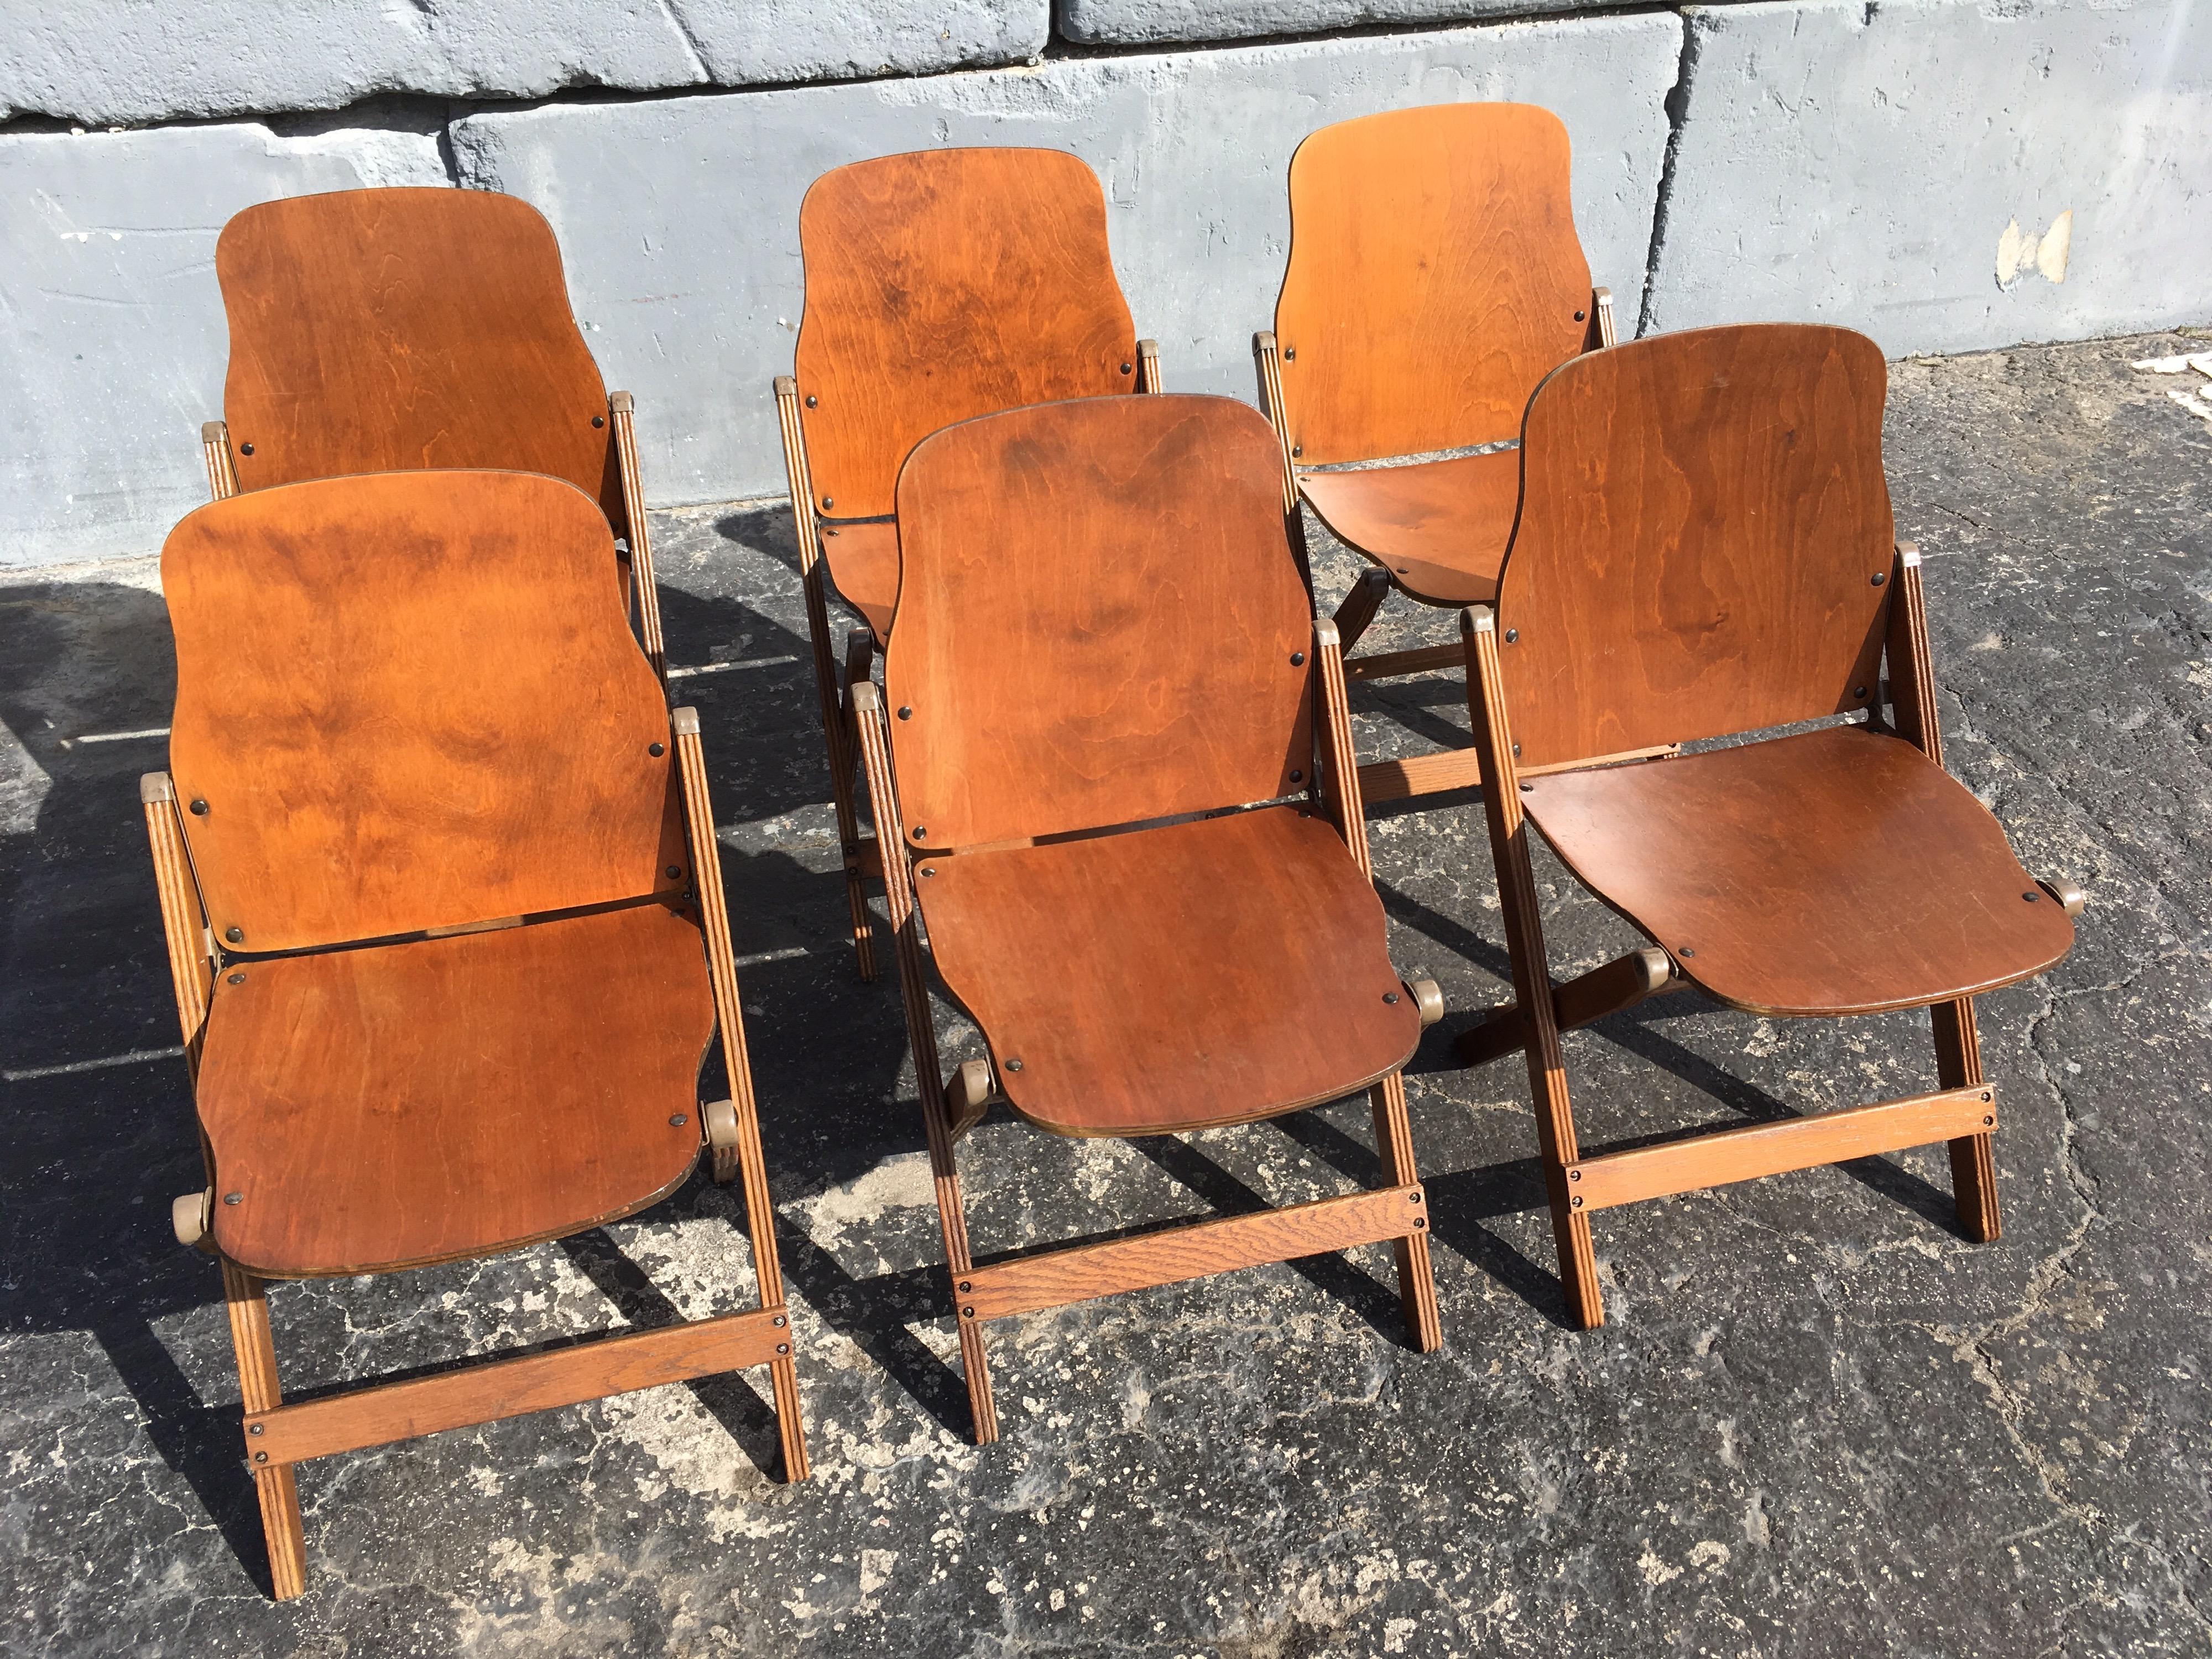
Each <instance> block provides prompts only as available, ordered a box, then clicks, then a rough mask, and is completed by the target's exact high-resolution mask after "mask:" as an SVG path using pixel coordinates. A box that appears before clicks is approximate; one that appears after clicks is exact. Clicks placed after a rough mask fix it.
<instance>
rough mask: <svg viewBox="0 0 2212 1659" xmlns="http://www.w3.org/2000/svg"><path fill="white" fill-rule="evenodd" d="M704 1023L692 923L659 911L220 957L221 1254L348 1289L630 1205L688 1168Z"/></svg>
mask: <svg viewBox="0 0 2212 1659" xmlns="http://www.w3.org/2000/svg"><path fill="white" fill-rule="evenodd" d="M713 1028H714V1000H713V997H712V994H711V993H710V992H709V990H708V982H707V975H706V973H705V971H704V963H703V961H702V952H701V945H700V936H699V927H698V924H697V923H696V921H693V920H692V919H691V918H690V916H688V915H680V914H678V913H676V912H673V911H671V910H669V909H668V908H665V907H664V906H662V905H659V904H646V905H641V906H636V907H633V908H626V909H619V910H611V911H604V912H600V913H598V914H596V915H583V916H574V917H570V918H568V919H566V920H562V921H545V922H539V923H536V924H534V925H532V926H530V927H510V928H503V929H500V930H497V931H495V932H490V933H465V934H459V935H456V936H454V937H453V938H448V939H422V940H417V941H415V942H413V943H409V944H403V945H385V946H381V947H378V948H375V949H372V950H362V951H330V952H325V953H323V954H319V955H313V956H301V957H280V958H277V959H275V960H272V961H266V962H244V963H232V964H231V966H230V968H229V969H228V971H226V972H225V973H223V974H222V975H220V976H218V978H217V980H216V990H215V1001H214V1006H213V1007H212V1008H211V1009H210V1012H209V1015H208V1029H207V1041H206V1047H205V1049H204V1054H203V1055H202V1059H201V1062H200V1078H199V1112H200V1122H201V1125H202V1127H203V1128H204V1130H205V1132H206V1134H207V1138H208V1141H209V1145H210V1149H211V1152H212V1155H213V1163H214V1172H215V1184H216V1206H215V1237H216V1243H217V1245H219V1246H220V1247H221V1249H222V1253H223V1255H225V1256H227V1257H228V1258H229V1259H230V1260H232V1261H235V1262H237V1263H239V1264H240V1266H241V1267H246V1268H247V1269H249V1270H250V1271H252V1272H253V1273H258V1274H261V1275H263V1276H264V1277H273V1278H293V1277H303V1276H310V1275H319V1274H337V1273H369V1272H376V1271H381V1270H384V1269H386V1268H391V1267H401V1266H405V1265H410V1264H412V1263H416V1262H422V1261H443V1260H447V1259H450V1258H453V1257H457V1256H466V1255H483V1254H487V1253H489V1252H490V1251H494V1250H498V1249H507V1248H509V1247H511V1246H513V1245H516V1244H520V1243H526V1242H527V1241H530V1240H532V1239H538V1238H547V1237H556V1236H559V1235H562V1234H565V1233H571V1232H576V1231H581V1230H582V1229H584V1228H586V1227H591V1226H596V1225H599V1224H600V1223H602V1222H605V1221H610V1220H613V1219H615V1218H617V1217H619V1216H623V1215H627V1214H629V1212H631V1211H633V1210H637V1209H641V1208H642V1207H643V1206H646V1205H647V1204H649V1203H651V1202H652V1201H653V1200H654V1199H656V1198H658V1197H659V1195H660V1194H663V1193H664V1192H666V1191H667V1190H668V1189H669V1188H671V1187H673V1186H675V1185H676V1183H677V1182H680V1181H682V1180H683V1179H684V1176H686V1175H688V1174H689V1173H690V1170H691V1166H692V1164H693V1163H694V1162H695V1161H696V1158H697V1157H698V1154H699V1146H700V1131H699V1124H698V1120H697V1109H698V1108H697V1079H698V1073H699V1062H700V1060H701V1057H702V1055H703V1054H704V1053H705V1051H706V1046H707V1042H708V1037H709V1036H710V1035H711V1034H712V1031H713ZM675 1118H680V1119H681V1120H682V1121H680V1122H677V1121H671V1119H675ZM233 1193H236V1194H240V1199H239V1201H238V1202H237V1203H235V1204H233V1203H230V1202H228V1194H233Z"/></svg>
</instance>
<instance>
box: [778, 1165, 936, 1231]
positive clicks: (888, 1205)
mask: <svg viewBox="0 0 2212 1659" xmlns="http://www.w3.org/2000/svg"><path fill="white" fill-rule="evenodd" d="M936 1202H937V1188H936V1184H935V1182H933V1179H932V1178H931V1176H930V1172H929V1154H928V1153H927V1152H904V1153H901V1154H900V1155H899V1156H898V1157H896V1158H885V1159H884V1161H883V1162H882V1163H880V1164H877V1165H876V1167H875V1168H874V1169H872V1170H869V1171H868V1172H867V1173H866V1175H864V1176H860V1178H859V1179H858V1180H857V1181H854V1182H850V1183H849V1184H848V1185H846V1186H842V1187H832V1188H829V1190H828V1191H827V1192H825V1193H823V1194H819V1195H818V1196H817V1197H814V1198H810V1199H805V1200H801V1201H799V1203H796V1204H793V1206H791V1207H792V1208H793V1210H795V1211H798V1212H801V1213H803V1214H804V1215H805V1217H806V1218H807V1222H808V1225H807V1229H806V1231H807V1233H808V1235H809V1237H811V1238H812V1239H813V1240H814V1242H815V1243H817V1244H819V1245H821V1246H822V1247H823V1249H834V1248H835V1247H836V1245H837V1244H838V1243H841V1242H842V1240H843V1239H844V1237H845V1230H846V1229H847V1228H848V1227H855V1226H862V1225H866V1223H868V1222H871V1221H878V1220H881V1219H882V1218H883V1214H884V1211H886V1210H910V1209H915V1208H918V1207H920V1206H922V1205H925V1204H935V1203H936Z"/></svg>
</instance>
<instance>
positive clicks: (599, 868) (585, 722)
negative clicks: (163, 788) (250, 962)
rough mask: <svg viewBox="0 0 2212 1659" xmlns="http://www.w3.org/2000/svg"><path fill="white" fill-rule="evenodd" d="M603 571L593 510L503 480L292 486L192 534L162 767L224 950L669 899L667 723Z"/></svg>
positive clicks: (183, 565)
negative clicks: (171, 779)
mask: <svg viewBox="0 0 2212 1659" xmlns="http://www.w3.org/2000/svg"><path fill="white" fill-rule="evenodd" d="M612 557H613V552H612V543H611V536H610V534H609V532H608V528H607V524H606V520H605V519H604V518H603V517H602V516H601V515H600V513H599V509H598V508H597V507H594V506H593V505H592V502H591V501H590V500H589V498H587V497H586V496H584V495H581V494H580V493H579V492H578V491H577V490H575V489H574V488H572V487H571V486H569V485H568V484H566V483H561V482H560V481H558V480H557V479H552V478H545V477H532V476H530V475H527V474H524V473H517V472H460V471H447V472H407V473H382V474H372V475H369V476H367V477H349V478H331V479H325V480H322V481H320V482H317V483H302V484H289V485H283V486H280V487H278V488H276V489H258V490H252V491H248V492H247V493H246V494H244V495H236V496H233V497H231V498H230V499H228V500H227V501H217V502H215V503H212V504H210V505H209V506H207V507H202V508H200V509H199V510H198V511H197V512H196V513H193V514H192V515H191V517H189V518H187V519H186V520H185V521H184V522H183V523H182V524H180V525H179V526H177V528H176V529H175V530H174V531H173V532H171V534H170V536H169V539H168V543H167V547H166V548H165V550H164V551H163V554H162V561H161V578H162V587H163V591H164V592H165V593H166V595H167V599H168V603H169V617H170V622H171V625H172V627H173V629H174V631H175V635H176V642H177V704H176V713H175V717H174V720H173V726H172V730H171V736H170V756H171V761H172V770H173V774H174V775H175V777H176V780H177V790H178V793H179V797H180V798H181V799H184V800H185V801H187V802H204V804H205V806H206V809H207V810H206V811H204V812H201V811H191V812H188V813H187V815H186V816H185V819H184V823H185V826H186V829H185V833H186V836H187V837H188V839H189V842H190V844H191V853H192V858H193V860H194V864H195V866H196V867H197V872H198V876H199V879H200V884H201V891H202V895H203V897H204V900H205V902H206V904H207V906H208V910H209V915H210V921H211V922H212V924H213V926H214V927H215V931H216V937H217V938H218V939H223V940H225V941H227V942H228V945H229V946H230V947H231V948H232V949H233V950H234V951H273V950H282V949H291V948H295V947H298V946H303V945H326V944H332V943H337V942H341V941H345V940H353V939H372V938H377V937H382V936H388V935H392V934H396V933H409V932H413V931H416V930H420V929H425V928H430V927H452V926H457V925H461V924H465V923H468V922H472V921H483V920H487V919H489V918H493V917H499V916H511V915H526V914H530V913H533V912H538V911H544V910H553V909H560V908H568V907H572V906H578V905H584V904H591V903H598V902H605V901H611V900H616V899H623V898H630V897H635V896H639V895H641V894H645V893H649V892H653V891H665V890H681V889H682V887H683V885H684V880H683V872H684V869H685V868H687V867H688V866H689V864H690V854H688V853H687V852H686V851H685V849H684V829H683V824H682V822H681V811H680V805H679V802H678V792H677V790H676V787H675V784H674V781H673V765H674V763H673V760H672V759H671V757H669V755H668V754H667V752H666V751H667V745H668V735H669V734H668V719H667V713H666V709H665V705H664V704H663V702H662V701H661V693H660V689H659V682H658V681H657V680H656V679H655V678H654V676H653V670H652V669H651V667H650V666H649V665H647V662H646V660H645V659H644V657H643V656H642V655H641V654H640V653H639V651H638V648H637V644H636V641H635V639H634V638H633V637H632V636H631V634H630V631H629V623H628V620H627V618H626V617H625V616H624V615H623V605H622V601H621V598H620V595H619V594H618V592H617V590H616V589H615V587H614V586H613V585H612V584H611V583H609V582H608V581H607V580H605V572H606V569H607V568H608V564H609V562H610V561H611V559H612ZM656 748H657V749H659V750H660V751H661V752H660V753H659V754H655V753H654V752H653V750H655V749H656ZM671 868H673V869H674V870H675V871H676V872H677V874H676V875H674V876H671V875H669V874H668V873H666V872H668V871H669V870H670V869H671ZM234 929H235V930H236V931H235V933H234V932H233V930H234Z"/></svg>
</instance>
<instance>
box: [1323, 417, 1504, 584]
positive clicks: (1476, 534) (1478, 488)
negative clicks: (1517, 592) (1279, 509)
mask: <svg viewBox="0 0 2212 1659" xmlns="http://www.w3.org/2000/svg"><path fill="white" fill-rule="evenodd" d="M1298 487H1299V489H1301V490H1303V491H1304V495H1305V498H1306V500H1307V501H1308V502H1309V503H1310V505H1311V506H1312V507H1313V510H1314V511H1315V512H1316V513H1318V514H1320V515H1321V520H1322V523H1323V524H1325V525H1327V526H1328V527H1329V529H1330V530H1331V532H1334V534H1335V536H1336V538H1337V539H1338V540H1340V541H1341V542H1343V543H1344V544H1346V546H1348V547H1352V548H1356V549H1358V550H1359V551H1360V552H1362V553H1364V554H1366V555H1367V556H1369V557H1370V558H1372V559H1375V560H1376V561H1378V562H1380V563H1381V564H1382V566H1383V568H1384V569H1385V570H1387V571H1388V572H1389V576H1390V581H1391V584H1392V586H1395V587H1396V588H1398V589H1399V590H1400V591H1401V592H1404V593H1405V594H1407V596H1408V597H1410V598H1412V599H1418V600H1419V601H1420V602H1421V603H1422V604H1424V605H1487V604H1488V603H1490V601H1491V600H1492V599H1496V598H1497V597H1498V571H1499V569H1500V568H1502V567H1503V566H1504V563H1505V544H1506V543H1507V542H1508V541H1509V540H1510V538H1511V537H1512V534H1513V514H1514V510H1515V509H1516V507H1518V506H1519V505H1520V501H1521V457H1520V456H1519V454H1518V453H1516V452H1515V451H1513V450H1510V449H1500V450H1492V451H1491V452H1490V453H1487V454H1482V455H1457V456H1454V457H1452V458H1451V459H1449V460H1442V461H1417V462H1413V463H1411V464H1409V465H1404V466H1377V467H1366V468H1363V469H1361V470H1359V471H1352V472H1304V473H1301V474H1299V476H1298Z"/></svg>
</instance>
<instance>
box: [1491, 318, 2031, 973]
mask: <svg viewBox="0 0 2212 1659" xmlns="http://www.w3.org/2000/svg"><path fill="white" fill-rule="evenodd" d="M1622 349H1626V348H1622ZM1516 729H1517V728H1516ZM1521 799H1522V805H1524V806H1525V807H1526V808H1527V810H1528V816H1529V817H1531V818H1532V819H1534V821H1535V823H1536V826H1537V827H1538V828H1539V829H1541V830H1542V831H1543V832H1544V838H1545V839H1546V840H1547V841H1548V842H1551V843H1552V845H1553V848H1555V849H1557V851H1558V852H1559V856H1560V858H1561V859H1562V860H1565V863H1566V865H1567V866H1568V867H1569V868H1570V869H1571V870H1572V871H1573V872H1575V874H1576V875H1577V877H1579V878H1581V879H1582V880H1583V882H1585V883H1586V884H1589V888H1590V890H1592V891H1593V892H1595V893H1596V894H1597V895H1598V896H1600V897H1601V898H1603V899H1604V900H1605V901H1606V902H1607V903H1609V904H1611V905H1613V907H1614V908H1616V909H1618V910H1620V912H1621V913H1622V914H1623V915H1626V916H1627V917H1628V918H1629V919H1630V920H1631V921H1633V922H1635V923H1636V925H1637V926H1638V927H1641V928H1643V929H1644V931H1645V932H1646V933H1649V934H1650V936H1651V937H1652V939H1655V940H1656V941H1657V943H1658V944H1659V945H1661V946H1662V947H1663V948H1664V949H1665V950H1666V951H1668V953H1669V954H1670V955H1672V956H1673V957H1674V959H1675V962H1676V963H1677V964H1678V965H1679V966H1680V970H1681V972H1682V974H1683V975H1684V977H1686V978H1687V979H1691V980H1693V981H1696V982H1697V983H1698V984H1699V985H1701V986H1703V987H1705V989H1706V990H1707V991H1709V992H1711V994H1713V995H1714V996H1716V997H1717V998H1719V999H1720V1000H1722V1001H1723V1002H1728V1003H1731V1004H1733V1005H1735V1006H1737V1007H1739V1008H1746V1009H1749V1010H1751V1011H1753V1012H1758V1013H1766V1014H1847V1013H1864V1012H1873V1011H1875V1010H1877V1009H1884V1008H1911V1007H1919V1006H1923V1005H1925V1004H1928V1003H1932V1002H1940V1001H1947V1000H1950V999H1952V998H1954V997H1960V996H1972V995H1976V994H1979V993H1981V992H1984V991H1988V990H1993V989H1995V988H1996V987H1998V986H2001V985H2009V984H2012V983H2013V982H2015V981H2018V980H2023V979H2027V978H2030V977H2032V976H2033V975H2036V974H2039V973H2041V972H2042V971H2043V970H2044V969H2046V968H2048V967H2050V966H2051V964H2052V963H2055V962H2057V960H2058V959H2059V958H2060V957H2063V956H2064V955H2065V954H2066V952H2067V951H2068V950H2069V948H2070V947H2071V945H2072V944H2073V942H2074V927H2073V923H2072V922H2071V921H2069V920H2068V918H2067V915H2066V913H2065V911H2064V910H2063V909H2062V908H2060V907H2059V906H2058V905H2057V904H2055V903H2053V902H2051V900H2050V899H2049V898H2048V897H2046V896H2045V895H2044V894H2042V893H2041V892H2040V891H2039V890H2037V888H2036V885H2035V880H2034V878H2033V877H2032V876H2030V875H2029V874H2028V872H2027V871H2026V870H2024V869H2022V868H2021V864H2020V860H2018V859H2017V858H2016V857H2015V856H2014V854H2013V851H2012V848H2011V847H2010V846H2009V845H2008V843H2007V842H2006V840H2005V836H2004V830H2003V829H2002V827H2001V826H2000V825H1999V824H1998V823H1997V821H1996V819H1995V818H1994V817H1991V816H1990V811H1989V809H1988V808H1987V807H1985V806H1984V805H1982V804H1981V802H1979V801H1978V800H1977V799H1974V797H1973V794H1972V792H1971V791H1969V790H1968V789H1967V788H1966V786H1965V785H1963V784H1961V783H1960V782H1959V781H1957V780H1956V779H1954V778H1953V777H1951V776H1950V775H1948V774H1947V773H1946V772H1944V771H1943V770H1942V768H1940V767H1938V766H1936V764H1935V763H1933V762H1931V761H1929V759H1928V758H1927V757H1926V756H1924V755H1923V754H1921V753H1920V751H1919V750H1917V749H1915V748H1913V747H1912V745H1911V744H1908V743H1905V742H1904V741H1902V740H1901V739H1899V738H1893V737H1891V736H1888V735H1887V734H1886V733H1883V732H1874V731H1869V730H1868V729H1867V728H1866V727H1864V726H1833V727H1830V728H1828V729H1826V730H1824V731H1819V732H1802V733H1800V734H1798V735H1797V736H1796V737H1789V738H1773V739H1770V740H1768V741H1765V742H1762V743H1750V744H1739V745H1737V746H1735V747H1733V748H1727V749H1717V750H1708V751H1707V752H1705V753H1703V754H1698V755H1684V756H1680V757H1676V758H1674V759H1673V760H1654V761H1644V762H1639V763H1634V764H1632V765H1627V766H1615V767H1606V768H1602V769H1597V770H1594V771H1584V772H1561V773H1557V774H1554V775H1550V776H1546V777H1537V778H1533V779H1530V780H1529V781H1528V789H1527V790H1526V791H1525V792H1524V793H1522V797H1521ZM2023 895H2030V896H2032V897H2024V896H2023Z"/></svg>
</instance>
